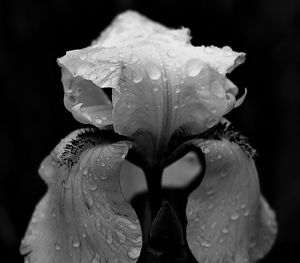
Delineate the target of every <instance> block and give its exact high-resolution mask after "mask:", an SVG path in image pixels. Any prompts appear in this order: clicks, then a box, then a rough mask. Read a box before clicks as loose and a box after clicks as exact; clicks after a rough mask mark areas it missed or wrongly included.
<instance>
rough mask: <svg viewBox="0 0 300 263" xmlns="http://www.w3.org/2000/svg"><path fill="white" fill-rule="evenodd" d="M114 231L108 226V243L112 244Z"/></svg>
mask: <svg viewBox="0 0 300 263" xmlns="http://www.w3.org/2000/svg"><path fill="white" fill-rule="evenodd" d="M112 241H113V240H112V233H111V230H110V229H109V228H108V229H107V235H106V242H107V243H108V244H111V243H112Z"/></svg>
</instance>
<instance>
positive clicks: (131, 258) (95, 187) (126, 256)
mask: <svg viewBox="0 0 300 263" xmlns="http://www.w3.org/2000/svg"><path fill="white" fill-rule="evenodd" d="M80 134H82V131H76V132H73V133H72V134H70V135H69V136H68V137H67V138H66V139H64V140H62V141H61V143H59V144H58V146H57V147H56V148H55V149H54V150H53V152H52V153H51V155H50V156H48V157H47V158H46V159H45V160H44V161H43V162H42V164H41V167H40V170H39V173H40V175H41V177H42V178H43V179H44V181H45V182H46V183H47V185H48V188H49V190H48V192H47V194H46V195H45V197H43V199H42V200H41V201H40V203H39V204H38V205H37V207H36V210H35V212H34V214H33V217H32V219H31V222H30V225H29V227H28V230H27V233H26V235H25V238H24V240H23V242H22V245H21V253H22V254H26V255H27V259H28V260H29V262H37V263H68V262H72V263H75V262H76V263H77V262H78V263H79V262H80V263H91V262H92V263H100V262H136V261H137V259H138V257H139V255H140V250H141V246H142V236H141V228H140V224H139V221H138V219H137V216H136V214H135V212H134V210H133V208H132V207H131V206H130V205H129V203H128V202H127V201H126V200H125V199H124V197H123V195H122V192H121V188H120V182H119V180H120V178H119V176H120V170H121V167H122V164H123V161H124V158H125V156H126V154H127V151H128V149H129V145H128V143H127V142H124V141H121V142H116V143H112V144H109V143H107V142H104V141H103V142H101V141H100V142H99V141H98V142H97V143H95V141H93V139H89V138H85V139H83V140H84V142H81V141H80V140H81V139H82V138H83V136H81V135H80ZM80 136H81V139H80V138H79V137H80ZM118 260H119V261H118Z"/></svg>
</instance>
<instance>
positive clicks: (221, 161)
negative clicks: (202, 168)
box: [186, 139, 277, 262]
mask: <svg viewBox="0 0 300 263" xmlns="http://www.w3.org/2000/svg"><path fill="white" fill-rule="evenodd" d="M194 144H195V145H197V146H198V147H200V148H201V149H202V152H203V153H204V155H205V159H206V173H205V175H204V178H203V181H202V182H201V184H200V186H199V187H198V188H197V189H196V190H194V192H192V193H191V195H190V196H189V198H188V204H187V209H186V215H187V220H188V225H187V241H188V245H189V247H190V249H191V251H192V253H193V255H194V256H195V258H196V259H197V260H198V262H219V261H218V260H220V262H255V261H257V260H258V259H260V258H262V257H263V256H264V255H265V254H266V253H267V252H268V251H269V250H270V248H271V246H272V244H273V242H274V239H275V236H276V231H277V230H276V221H275V216H274V212H273V211H272V210H271V209H270V207H269V206H268V204H267V202H266V201H265V199H264V198H263V197H262V196H261V195H260V190H259V182H258V176H257V171H256V168H255V164H254V162H253V160H252V159H251V158H250V157H248V156H247V155H246V153H245V152H244V151H243V150H242V149H241V148H240V146H239V145H237V144H235V143H232V142H229V141H228V140H227V139H222V140H206V141H205V140H201V141H195V142H194ZM205 260H206V261H205Z"/></svg>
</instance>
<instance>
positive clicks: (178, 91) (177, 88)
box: [175, 86, 181, 94]
mask: <svg viewBox="0 0 300 263" xmlns="http://www.w3.org/2000/svg"><path fill="white" fill-rule="evenodd" d="M180 91H181V90H180V87H179V86H176V88H175V92H176V94H178V93H180Z"/></svg>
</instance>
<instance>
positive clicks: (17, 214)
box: [0, 0, 300, 262]
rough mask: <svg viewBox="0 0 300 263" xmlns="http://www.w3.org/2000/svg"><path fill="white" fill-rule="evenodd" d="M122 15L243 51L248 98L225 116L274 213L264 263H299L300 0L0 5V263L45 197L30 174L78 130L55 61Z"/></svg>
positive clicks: (13, 256) (15, 256)
mask: <svg viewBox="0 0 300 263" xmlns="http://www.w3.org/2000/svg"><path fill="white" fill-rule="evenodd" d="M129 8H130V9H135V10H137V11H139V12H141V13H143V14H145V15H147V16H148V17H150V18H152V19H153V20H156V21H159V22H161V23H162V24H164V25H167V26H169V27H174V28H178V27H180V26H185V27H188V28H190V29H191V32H192V36H193V40H192V42H193V44H194V45H202V44H204V45H212V44H213V45H216V46H220V47H221V46H224V45H229V46H231V47H232V48H233V50H235V51H243V52H246V53H247V59H246V63H245V64H243V65H242V66H240V67H238V68H237V69H236V70H235V71H234V72H233V73H231V75H229V78H230V79H231V80H233V82H235V83H236V84H237V85H238V86H239V87H241V88H244V87H247V89H248V96H247V99H246V101H245V102H244V104H243V105H242V106H241V107H240V108H237V109H235V110H234V111H233V112H232V113H230V114H229V116H228V118H229V119H230V120H231V121H232V122H233V123H234V124H235V126H236V127H237V128H238V129H239V130H241V131H242V133H244V134H245V135H247V136H249V138H250V142H251V143H252V145H253V146H254V147H255V148H256V149H257V150H258V152H259V156H258V157H257V158H256V163H257V169H258V171H259V174H260V180H261V189H262V192H263V193H264V195H265V197H266V198H267V200H268V201H269V203H270V204H271V206H272V207H273V208H274V209H275V211H276V214H277V219H278V224H279V234H278V238H277V241H276V244H275V246H274V247H273V249H272V251H271V252H270V253H269V255H268V256H267V257H265V259H264V260H263V262H289V261H291V260H292V259H293V258H299V256H298V252H299V250H298V249H299V248H300V176H299V165H300V154H299V152H300V117H299V116H300V112H299V110H300V107H299V103H300V72H299V69H300V27H299V26H298V25H299V24H300V23H299V22H300V1H299V0H284V1H283V0H282V1H279V0H245V1H243V0H224V1H217V0H195V1H188V0H155V1H150V0H149V1H141V0H139V1H138V0H121V1H117V0H115V1H108V0H107V1H102V0H98V1H94V2H93V1H90V0H84V1H71V0H64V1H63V0H51V1H50V0H49V1H44V2H43V1H40V0H36V1H16V0H10V1H3V0H0V91H1V93H0V98H1V108H0V109H1V122H0V123H1V124H0V125H1V129H0V147H1V148H0V154H1V156H0V167H1V174H0V262H23V261H22V258H21V256H20V255H19V252H18V248H19V243H20V241H21V238H22V236H23V235H24V232H25V229H26V227H27V224H28V222H29V220H30V218H31V215H32V212H33V210H34V207H35V205H36V204H37V202H38V201H39V200H40V198H41V197H42V195H43V194H44V193H45V191H46V186H45V184H44V183H43V182H42V180H41V179H40V178H39V176H38V174H37V169H38V166H39V164H40V162H41V160H42V159H43V158H44V157H45V156H46V155H48V154H49V153H50V151H51V150H52V149H53V147H54V146H55V145H56V144H57V143H58V142H59V140H60V139H61V138H62V137H64V136H65V135H66V134H68V133H69V132H70V131H72V130H74V129H76V128H78V127H82V126H81V125H80V124H79V123H77V122H76V121H75V120H74V119H73V117H72V115H71V114H70V113H69V112H68V111H67V110H66V109H65V108H64V105H63V89H62V85H61V82H60V69H59V67H58V66H57V64H56V58H58V57H61V56H63V55H64V54H65V52H66V51H67V50H72V49H78V48H83V47H86V46H88V45H89V44H90V42H91V40H93V39H95V38H96V37H97V36H98V35H99V33H100V31H102V30H103V29H104V28H105V27H106V26H107V25H108V24H109V23H110V22H111V20H112V18H113V17H114V16H115V15H116V14H118V13H119V12H121V11H123V10H126V9H129Z"/></svg>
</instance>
